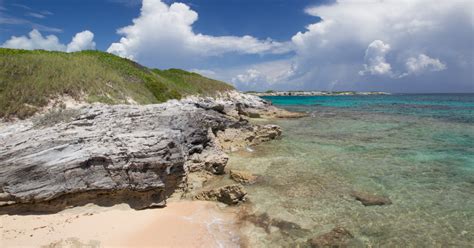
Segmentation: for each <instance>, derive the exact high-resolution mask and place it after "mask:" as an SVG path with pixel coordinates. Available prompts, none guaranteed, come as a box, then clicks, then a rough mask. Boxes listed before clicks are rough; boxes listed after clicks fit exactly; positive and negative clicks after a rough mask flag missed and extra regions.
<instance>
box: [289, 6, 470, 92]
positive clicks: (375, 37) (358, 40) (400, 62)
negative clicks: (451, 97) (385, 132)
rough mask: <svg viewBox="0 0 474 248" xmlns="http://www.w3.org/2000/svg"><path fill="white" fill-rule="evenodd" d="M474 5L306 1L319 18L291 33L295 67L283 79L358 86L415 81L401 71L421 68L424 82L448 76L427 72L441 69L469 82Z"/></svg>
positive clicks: (315, 84)
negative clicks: (320, 2) (426, 55)
mask: <svg viewBox="0 0 474 248" xmlns="http://www.w3.org/2000/svg"><path fill="white" fill-rule="evenodd" d="M472 9H474V1H472V0H455V1H437V3H436V4H433V3H432V1H430V0H384V1H379V0H365V1H358V0H339V1H338V2H337V3H335V4H331V5H320V6H315V7H309V8H307V9H306V10H305V12H306V13H308V14H310V15H313V16H318V17H320V18H321V19H322V21H321V22H317V23H313V24H310V25H308V26H307V27H306V30H305V31H302V32H297V33H296V34H295V35H294V36H293V37H292V39H291V41H292V43H293V48H294V49H295V51H296V55H295V56H294V57H293V61H294V64H295V65H296V68H297V69H296V70H295V71H294V73H293V74H292V76H290V77H288V78H285V79H283V80H284V81H285V82H286V83H287V84H293V85H296V84H299V83H303V84H304V86H303V87H304V88H307V89H329V88H331V87H333V86H332V84H331V82H336V81H337V82H338V84H337V87H341V88H344V87H345V88H344V89H359V90H371V88H364V87H368V85H370V87H373V85H374V84H373V83H372V84H370V82H377V83H378V85H382V83H381V82H382V81H383V85H384V86H385V87H387V88H389V89H390V87H392V89H394V90H397V89H396V88H397V87H398V89H403V90H406V89H407V88H411V87H412V86H411V85H413V84H412V82H410V81H409V80H406V79H403V77H401V75H404V74H406V73H412V74H415V73H418V74H421V72H423V75H424V76H423V77H419V78H418V79H417V84H419V85H422V84H423V83H426V84H428V83H432V82H434V80H445V78H446V77H436V78H433V77H430V78H428V75H430V74H431V73H433V72H436V71H443V73H445V74H447V73H449V74H450V76H451V77H453V78H457V80H455V81H456V82H463V83H458V85H461V84H464V85H468V84H470V81H472V80H471V79H470V78H472V73H471V72H470V71H469V69H467V68H469V66H471V68H472V66H473V61H474V59H473V57H472V44H473V43H474V36H473V35H472V33H474V22H473V20H474V19H473V18H472V17H473V15H472ZM382 41H383V42H382ZM420 54H430V56H433V57H435V58H437V59H431V58H429V57H420V56H419V55H420ZM441 61H443V62H441ZM448 66H449V69H447V67H448ZM361 68H363V69H362V70H361ZM463 68H464V69H463ZM407 70H408V72H407ZM450 71H453V72H450ZM362 76H363V78H362ZM374 76H375V77H374ZM424 78H426V80H424ZM438 78H439V79H438ZM425 81H426V82H425ZM360 82H364V83H360ZM366 82H367V83H366ZM404 85H405V86H409V87H405V86H404ZM437 85H443V84H439V83H437Z"/></svg>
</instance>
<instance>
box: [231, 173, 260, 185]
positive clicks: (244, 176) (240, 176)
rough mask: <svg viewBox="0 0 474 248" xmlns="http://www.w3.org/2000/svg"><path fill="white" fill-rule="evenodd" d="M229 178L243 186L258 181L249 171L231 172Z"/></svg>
mask: <svg viewBox="0 0 474 248" xmlns="http://www.w3.org/2000/svg"><path fill="white" fill-rule="evenodd" d="M229 176H230V179H232V180H234V181H236V182H238V183H242V184H253V183H255V182H256V181H257V176H255V175H252V173H250V172H247V171H239V170H231V171H230V172H229Z"/></svg>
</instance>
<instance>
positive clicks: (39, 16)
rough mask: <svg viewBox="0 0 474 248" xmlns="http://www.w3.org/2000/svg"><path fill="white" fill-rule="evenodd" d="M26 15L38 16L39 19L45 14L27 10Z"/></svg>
mask: <svg viewBox="0 0 474 248" xmlns="http://www.w3.org/2000/svg"><path fill="white" fill-rule="evenodd" d="M26 15H27V16H31V17H35V18H39V19H44V18H45V17H46V16H45V15H43V14H40V13H34V12H29V13H27V14H26Z"/></svg>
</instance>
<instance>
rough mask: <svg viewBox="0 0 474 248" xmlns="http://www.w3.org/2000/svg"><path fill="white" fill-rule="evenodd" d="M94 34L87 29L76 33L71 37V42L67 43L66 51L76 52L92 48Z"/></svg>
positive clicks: (93, 46) (93, 47)
mask: <svg viewBox="0 0 474 248" xmlns="http://www.w3.org/2000/svg"><path fill="white" fill-rule="evenodd" d="M94 49H95V42H94V34H93V33H92V32H91V31H89V30H86V31H82V32H80V33H77V34H76V35H75V36H74V37H73V38H72V41H71V43H69V44H68V45H67V49H66V51H67V52H77V51H82V50H94Z"/></svg>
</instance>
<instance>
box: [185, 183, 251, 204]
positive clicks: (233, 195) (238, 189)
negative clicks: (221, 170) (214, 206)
mask: <svg viewBox="0 0 474 248" xmlns="http://www.w3.org/2000/svg"><path fill="white" fill-rule="evenodd" d="M246 195H247V192H246V191H245V189H244V187H242V185H240V184H233V185H227V186H224V187H220V188H217V189H211V190H205V191H202V192H200V193H198V194H197V195H195V196H194V199H196V200H203V201H219V202H223V203H225V204H228V205H235V204H237V203H239V202H243V201H245V196H246Z"/></svg>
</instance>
